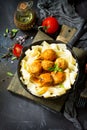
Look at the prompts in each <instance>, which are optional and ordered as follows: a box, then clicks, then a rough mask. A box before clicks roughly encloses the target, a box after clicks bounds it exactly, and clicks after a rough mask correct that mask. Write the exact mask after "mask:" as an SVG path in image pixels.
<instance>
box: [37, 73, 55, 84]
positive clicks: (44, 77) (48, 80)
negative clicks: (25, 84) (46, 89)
mask: <svg viewBox="0 0 87 130" xmlns="http://www.w3.org/2000/svg"><path fill="white" fill-rule="evenodd" d="M39 80H40V82H41V84H42V86H43V85H46V86H49V85H52V84H53V78H52V76H51V74H50V73H44V74H41V75H40V76H39Z"/></svg>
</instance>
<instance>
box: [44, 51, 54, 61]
mask: <svg viewBox="0 0 87 130" xmlns="http://www.w3.org/2000/svg"><path fill="white" fill-rule="evenodd" d="M41 58H42V59H44V60H51V61H54V60H55V59H56V58H57V55H56V52H55V51H54V50H53V49H46V50H45V51H44V52H42V53H41Z"/></svg>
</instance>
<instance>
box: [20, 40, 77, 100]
mask: <svg viewBox="0 0 87 130" xmlns="http://www.w3.org/2000/svg"><path fill="white" fill-rule="evenodd" d="M20 73H21V77H20V80H21V82H22V83H23V84H24V85H25V86H26V87H27V89H28V90H29V92H30V93H31V94H33V95H35V96H38V97H44V98H49V97H56V96H61V95H63V94H65V93H66V91H67V90H69V89H71V87H72V85H73V84H74V82H75V80H76V77H77V73H78V63H77V61H76V59H75V58H74V57H73V55H72V53H71V52H70V50H68V49H67V47H66V45H65V44H61V43H60V44H56V43H51V44H49V43H47V42H46V41H43V42H42V43H41V45H33V46H32V47H31V49H30V48H28V49H27V50H26V51H25V56H24V57H23V58H22V60H21V62H20Z"/></svg>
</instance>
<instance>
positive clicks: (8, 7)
mask: <svg viewBox="0 0 87 130" xmlns="http://www.w3.org/2000/svg"><path fill="white" fill-rule="evenodd" d="M20 1H21V0H6V1H4V0H1V1H0V57H1V56H2V54H4V53H6V52H7V51H8V49H7V48H8V47H10V46H12V44H14V42H15V38H14V39H10V38H9V37H4V36H3V33H4V32H5V30H6V28H9V29H13V28H16V27H15V25H14V22H13V16H14V12H15V10H16V7H17V5H18V3H19V2H20ZM69 2H71V1H69ZM83 2H84V0H83ZM36 4H37V1H34V7H33V8H34V9H35V10H36V12H37V17H38V12H39V11H38V10H37V8H36ZM72 4H73V3H72ZM86 4H87V2H86ZM86 4H84V7H83V4H78V6H77V3H76V5H75V6H76V10H77V12H78V13H79V14H80V15H81V16H82V17H84V18H86V16H87V13H85V12H86ZM81 7H82V9H83V8H84V9H85V11H84V10H82V9H81ZM80 10H81V11H80ZM82 12H83V13H82ZM28 33H29V38H28V40H27V41H26V44H30V43H31V42H32V40H33V39H32V38H33V37H34V36H35V34H36V33H37V30H32V31H29V32H28ZM23 34H25V33H24V32H22V31H20V32H18V34H17V35H23ZM17 62H18V60H14V61H13V62H11V59H10V58H9V59H6V58H5V59H2V58H0V130H75V128H74V126H73V124H72V123H71V122H69V121H68V120H66V119H65V118H64V116H63V114H62V113H58V112H54V111H51V110H49V109H48V108H45V107H42V106H40V105H38V104H35V103H34V102H32V101H30V100H27V99H25V98H22V97H20V96H17V95H14V94H12V93H10V92H8V91H7V89H6V88H7V86H8V84H9V83H10V81H11V79H12V77H9V76H8V75H7V74H6V73H7V71H10V72H12V73H15V72H16V69H17ZM78 118H79V121H80V122H81V124H82V125H84V126H85V128H86V129H87V108H79V109H78ZM86 129H85V130H86Z"/></svg>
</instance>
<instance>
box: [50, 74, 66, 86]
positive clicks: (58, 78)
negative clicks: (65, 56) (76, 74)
mask: <svg viewBox="0 0 87 130" xmlns="http://www.w3.org/2000/svg"><path fill="white" fill-rule="evenodd" d="M51 75H52V77H53V79H54V84H60V83H62V82H63V81H64V80H65V73H64V72H57V73H55V72H51Z"/></svg>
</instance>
